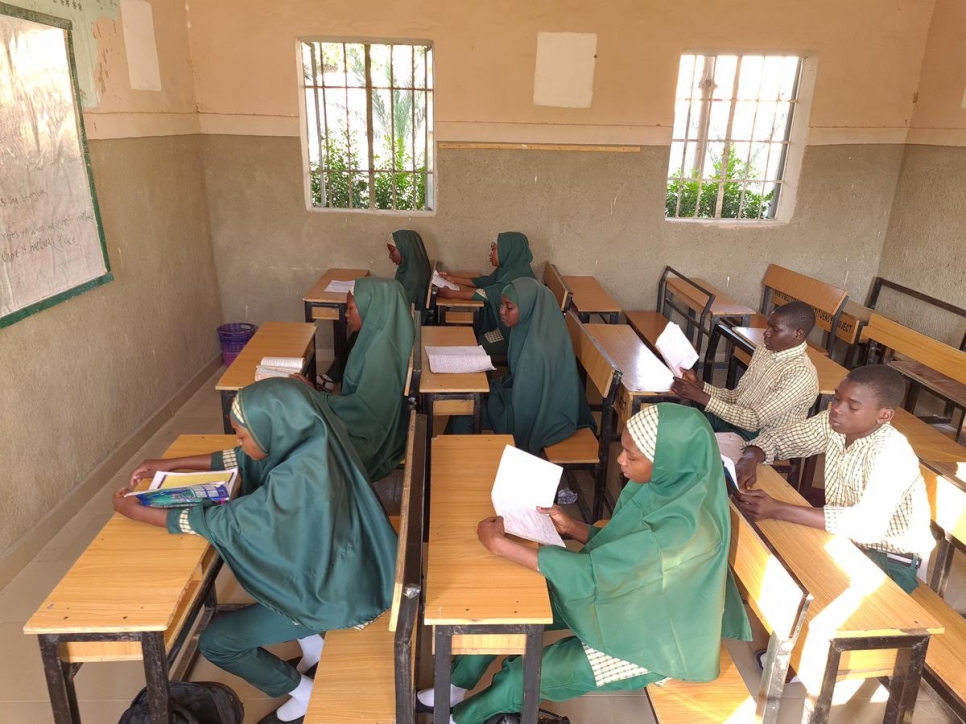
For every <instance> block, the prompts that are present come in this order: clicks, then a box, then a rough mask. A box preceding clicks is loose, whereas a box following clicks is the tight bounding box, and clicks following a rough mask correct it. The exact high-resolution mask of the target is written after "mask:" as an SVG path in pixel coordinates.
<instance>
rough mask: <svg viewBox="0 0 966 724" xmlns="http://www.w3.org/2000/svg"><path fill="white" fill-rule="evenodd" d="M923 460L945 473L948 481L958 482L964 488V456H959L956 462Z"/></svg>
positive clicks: (965, 477)
mask: <svg viewBox="0 0 966 724" xmlns="http://www.w3.org/2000/svg"><path fill="white" fill-rule="evenodd" d="M923 462H924V463H925V464H926V465H928V466H929V467H931V468H932V469H933V470H936V471H938V472H940V473H941V474H943V475H945V476H946V477H947V478H949V480H950V481H952V482H956V483H959V487H961V488H966V456H961V457H960V459H959V460H958V461H956V462H950V461H948V460H923Z"/></svg>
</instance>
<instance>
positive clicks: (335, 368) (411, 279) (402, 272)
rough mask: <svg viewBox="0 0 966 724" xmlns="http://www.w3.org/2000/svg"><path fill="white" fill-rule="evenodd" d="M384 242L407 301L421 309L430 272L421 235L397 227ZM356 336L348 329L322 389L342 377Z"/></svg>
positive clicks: (423, 307)
mask: <svg viewBox="0 0 966 724" xmlns="http://www.w3.org/2000/svg"><path fill="white" fill-rule="evenodd" d="M386 246H387V247H388V248H389V259H390V261H392V263H393V264H395V265H396V266H397V269H396V277H395V279H396V281H397V282H399V283H400V284H402V287H403V293H404V294H405V296H406V299H407V301H408V302H409V303H410V304H413V305H415V306H416V311H417V312H422V311H423V310H424V309H425V308H426V290H427V288H428V286H429V278H430V277H431V276H432V274H433V272H432V270H431V269H430V268H429V258H428V257H427V256H426V247H424V246H423V239H422V237H421V236H420V235H419V234H417V233H416V232H415V231H411V230H409V229H399V230H397V231H394V232H392V234H390V235H389V240H388V241H387V242H386ZM346 311H347V312H348V310H346ZM358 339H359V332H358V331H357V330H355V331H353V330H350V335H349V339H348V341H347V343H346V353H345V356H344V357H339V358H336V359H335V360H333V362H332V364H331V366H330V367H329V369H327V370H326V371H325V374H324V375H322V389H323V390H324V391H325V392H331V391H332V390H333V389H335V385H336V383H341V382H342V381H343V378H344V376H345V367H346V364H347V362H348V359H349V355H351V354H352V350H353V348H354V347H355V345H356V341H357V340H358Z"/></svg>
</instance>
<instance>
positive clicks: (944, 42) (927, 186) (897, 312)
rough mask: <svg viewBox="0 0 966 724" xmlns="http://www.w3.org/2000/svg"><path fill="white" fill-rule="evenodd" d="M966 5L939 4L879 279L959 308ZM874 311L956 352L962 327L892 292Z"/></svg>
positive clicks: (963, 283) (963, 293) (965, 289)
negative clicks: (948, 346)
mask: <svg viewBox="0 0 966 724" xmlns="http://www.w3.org/2000/svg"><path fill="white" fill-rule="evenodd" d="M964 28H966V5H964V4H963V3H962V2H958V1H957V0H938V1H937V3H936V12H935V16H934V17H933V21H932V26H931V28H930V30H929V36H928V43H927V45H926V52H925V57H924V60H923V65H922V77H921V79H920V85H919V98H918V103H917V104H916V112H915V114H914V115H913V120H912V127H911V129H910V131H909V141H910V145H908V146H906V148H905V151H904V154H903V161H902V167H901V172H900V175H899V180H898V185H897V189H896V196H895V202H894V205H893V209H892V214H891V219H890V224H889V229H888V233H887V235H886V243H885V245H884V247H883V250H882V261H881V263H880V265H879V274H880V275H882V276H884V277H886V278H887V279H890V280H892V281H895V282H897V283H899V284H902V285H904V286H908V287H911V288H913V289H917V290H920V291H922V292H925V293H926V294H930V295H932V296H935V297H939V298H940V299H943V300H945V301H947V302H950V303H952V304H954V305H956V306H959V307H966V110H964V105H966V103H964V101H966V42H964ZM879 309H881V310H882V311H883V313H885V314H889V315H891V316H894V317H895V318H897V319H899V320H900V321H902V322H903V323H904V324H907V325H909V326H911V327H913V328H915V329H918V330H920V331H922V332H923V333H925V334H928V335H930V336H933V337H935V338H936V339H941V340H943V341H945V342H948V343H950V344H953V345H956V346H959V344H960V343H961V342H962V340H963V335H964V333H966V320H963V319H962V318H961V317H957V316H955V315H952V314H949V313H947V312H942V311H938V310H935V309H933V308H930V307H928V306H927V305H925V304H924V303H922V302H917V301H914V300H910V299H909V298H908V297H904V296H902V295H899V294H898V293H896V292H889V291H886V292H883V294H882V301H881V303H880V305H879Z"/></svg>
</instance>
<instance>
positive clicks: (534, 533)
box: [490, 445, 564, 546]
mask: <svg viewBox="0 0 966 724" xmlns="http://www.w3.org/2000/svg"><path fill="white" fill-rule="evenodd" d="M562 472H563V468H561V467H560V466H559V465H554V464H553V463H550V462H547V461H546V460H544V459H543V458H538V457H537V456H536V455H531V454H530V453H527V452H524V451H523V450H518V449H517V448H515V447H511V446H509V445H507V446H506V447H505V448H504V449H503V457H502V458H500V467H499V469H498V470H497V471H496V480H494V481H493V491H492V492H491V493H490V498H491V500H492V501H493V509H494V510H495V511H496V514H497V515H501V516H503V529H504V530H505V531H506V532H507V533H510V534H511V535H515V536H518V537H520V538H526V539H527V540H532V541H536V542H537V543H542V544H543V545H548V546H562V545H563V544H564V543H563V539H562V538H561V537H560V534H559V533H557V529H556V528H554V527H553V522H552V521H551V520H550V516H549V515H544V514H543V513H538V512H537V506H538V505H539V506H540V507H542V508H549V507H550V506H551V505H553V504H554V501H555V500H556V498H557V486H558V485H559V484H560V474H561V473H562Z"/></svg>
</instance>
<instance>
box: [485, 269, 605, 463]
mask: <svg viewBox="0 0 966 724" xmlns="http://www.w3.org/2000/svg"><path fill="white" fill-rule="evenodd" d="M502 295H503V296H505V297H506V298H507V299H509V300H510V301H511V302H513V303H514V304H516V305H517V307H518V308H519V310H520V321H519V322H518V323H517V325H516V326H515V327H512V328H511V329H510V346H509V352H508V361H509V366H510V373H509V375H507V376H506V377H502V378H498V379H495V380H493V381H492V382H490V396H489V398H488V400H487V416H488V418H489V421H490V424H491V425H492V426H493V431H494V432H497V433H500V434H512V435H513V439H514V442H515V443H516V446H517V447H518V448H520V449H522V450H526V451H527V452H528V453H531V454H533V455H539V454H540V452H541V451H542V450H543V448H545V447H546V446H547V445H553V444H555V443H558V442H560V441H562V440H566V439H567V438H568V437H570V436H571V435H573V434H574V432H575V431H576V430H577V429H578V428H581V427H594V418H593V416H592V415H591V413H590V407H589V406H588V405H587V397H586V395H585V394H584V390H583V388H582V387H581V384H580V377H579V376H578V374H577V362H576V359H575V357H574V348H573V345H572V343H571V341H570V334H569V333H568V332H567V324H566V323H565V322H564V319H563V315H562V314H561V313H560V305H559V304H557V300H556V299H555V298H554V296H553V293H552V292H551V291H550V290H549V289H547V288H546V287H545V286H543V284H541V283H540V282H538V281H537V280H536V279H529V278H525V277H524V278H520V279H517V280H515V281H514V282H513V283H512V284H508V285H507V286H506V287H504V288H503V292H502Z"/></svg>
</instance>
